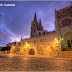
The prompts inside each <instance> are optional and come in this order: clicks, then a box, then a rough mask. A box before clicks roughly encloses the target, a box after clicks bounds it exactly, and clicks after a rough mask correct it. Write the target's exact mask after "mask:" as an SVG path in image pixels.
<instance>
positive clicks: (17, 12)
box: [0, 1, 71, 46]
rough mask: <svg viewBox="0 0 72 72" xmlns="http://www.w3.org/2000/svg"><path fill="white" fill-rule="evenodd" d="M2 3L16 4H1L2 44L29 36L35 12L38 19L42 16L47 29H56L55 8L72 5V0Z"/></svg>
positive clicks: (0, 37)
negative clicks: (11, 5) (8, 5)
mask: <svg viewBox="0 0 72 72" xmlns="http://www.w3.org/2000/svg"><path fill="white" fill-rule="evenodd" d="M1 3H9V4H10V3H11V4H15V7H4V6H2V7H1V6H0V46H5V45H6V44H7V43H9V42H14V41H20V39H21V36H22V38H23V39H24V38H29V37H30V27H31V22H32V21H33V18H34V14H35V12H36V14H37V21H39V18H41V21H42V25H43V28H44V29H45V30H47V31H53V30H55V26H54V20H55V8H56V10H59V9H62V8H65V7H67V6H70V5H71V2H70V1H14V2H12V1H10V2H8V1H6V2H2V1H0V4H1Z"/></svg>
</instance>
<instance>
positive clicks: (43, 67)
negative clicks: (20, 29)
mask: <svg viewBox="0 0 72 72" xmlns="http://www.w3.org/2000/svg"><path fill="white" fill-rule="evenodd" d="M0 71H72V59H63V58H61V59H57V58H47V57H46V58H45V57H44V58H42V57H24V56H16V55H0Z"/></svg>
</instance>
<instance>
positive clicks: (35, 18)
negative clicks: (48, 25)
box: [34, 12, 37, 21]
mask: <svg viewBox="0 0 72 72" xmlns="http://www.w3.org/2000/svg"><path fill="white" fill-rule="evenodd" d="M34 21H37V17H36V12H35V15H34Z"/></svg>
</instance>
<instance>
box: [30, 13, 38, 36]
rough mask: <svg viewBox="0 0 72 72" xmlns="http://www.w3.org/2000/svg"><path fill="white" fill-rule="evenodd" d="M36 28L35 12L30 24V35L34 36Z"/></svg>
mask: <svg viewBox="0 0 72 72" xmlns="http://www.w3.org/2000/svg"><path fill="white" fill-rule="evenodd" d="M37 30H38V22H37V17H36V12H35V15H34V20H33V22H32V24H31V37H35V36H36V31H37Z"/></svg>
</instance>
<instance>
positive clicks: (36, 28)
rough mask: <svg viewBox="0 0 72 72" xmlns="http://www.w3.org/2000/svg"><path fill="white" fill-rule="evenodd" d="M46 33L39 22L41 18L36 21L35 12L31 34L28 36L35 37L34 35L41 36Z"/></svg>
mask: <svg viewBox="0 0 72 72" xmlns="http://www.w3.org/2000/svg"><path fill="white" fill-rule="evenodd" d="M45 34H47V31H46V30H43V26H42V24H41V18H40V20H39V22H37V17H36V12H35V15H34V20H33V22H32V24H31V35H30V37H36V36H42V35H45Z"/></svg>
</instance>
